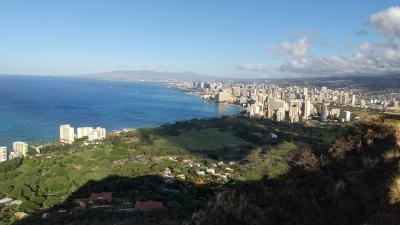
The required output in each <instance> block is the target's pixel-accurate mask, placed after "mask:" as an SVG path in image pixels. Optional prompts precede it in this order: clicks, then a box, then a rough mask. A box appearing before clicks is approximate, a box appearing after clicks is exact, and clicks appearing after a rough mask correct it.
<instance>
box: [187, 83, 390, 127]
mask: <svg viewBox="0 0 400 225" xmlns="http://www.w3.org/2000/svg"><path fill="white" fill-rule="evenodd" d="M192 88H194V89H196V90H197V92H198V93H199V94H200V95H201V96H202V97H203V98H204V99H209V100H214V101H216V102H225V103H231V104H237V105H241V106H243V107H244V108H245V109H246V112H247V115H248V116H250V117H263V118H270V119H274V120H276V121H290V122H299V121H300V120H307V119H310V118H318V119H320V120H322V121H325V120H328V119H334V120H340V121H350V120H351V112H350V111H341V108H342V107H343V106H349V107H362V108H367V107H370V108H375V107H377V108H379V107H380V106H382V107H387V106H389V105H391V104H390V102H391V101H389V100H387V101H386V100H379V101H375V100H374V101H372V100H371V101H366V100H364V99H362V95H361V93H360V92H358V91H353V90H346V89H337V90H334V89H329V88H328V87H325V86H323V87H319V88H318V87H301V86H296V85H285V86H284V87H280V86H278V85H275V84H271V83H253V84H248V83H238V82H233V83H204V82H194V83H192ZM392 102H393V105H396V104H397V105H398V101H395V100H392Z"/></svg>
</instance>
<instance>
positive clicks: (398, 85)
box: [270, 74, 400, 91]
mask: <svg viewBox="0 0 400 225" xmlns="http://www.w3.org/2000/svg"><path fill="white" fill-rule="evenodd" d="M270 81H271V82H274V83H278V84H286V85H293V84H297V85H306V86H315V87H321V86H327V87H329V88H344V87H353V88H365V89H367V90H370V91H381V90H386V89H400V74H398V75H381V76H348V77H319V78H318V77H312V78H310V77H305V78H286V79H278V80H270Z"/></svg>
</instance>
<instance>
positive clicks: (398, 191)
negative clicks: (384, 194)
mask: <svg viewBox="0 0 400 225" xmlns="http://www.w3.org/2000/svg"><path fill="white" fill-rule="evenodd" d="M389 189H390V191H389V203H390V204H395V203H398V202H400V176H397V177H395V178H394V179H393V181H392V184H390V186H389Z"/></svg>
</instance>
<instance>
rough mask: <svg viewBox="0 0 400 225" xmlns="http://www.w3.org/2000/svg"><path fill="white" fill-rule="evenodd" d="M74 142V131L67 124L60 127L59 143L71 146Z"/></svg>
mask: <svg viewBox="0 0 400 225" xmlns="http://www.w3.org/2000/svg"><path fill="white" fill-rule="evenodd" d="M74 141H75V129H74V128H73V127H71V126H70V125H69V124H64V125H61V126H60V142H61V143H66V144H71V143H73V142H74Z"/></svg>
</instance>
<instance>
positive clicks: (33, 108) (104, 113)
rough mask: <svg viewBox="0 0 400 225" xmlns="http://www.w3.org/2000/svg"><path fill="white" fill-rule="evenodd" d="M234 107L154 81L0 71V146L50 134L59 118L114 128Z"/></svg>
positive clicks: (234, 109) (60, 121)
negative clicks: (141, 81) (4, 74)
mask: <svg viewBox="0 0 400 225" xmlns="http://www.w3.org/2000/svg"><path fill="white" fill-rule="evenodd" d="M239 111H240V108H239V107H237V106H232V105H224V104H216V103H213V102H208V101H204V100H202V99H201V98H199V97H198V96H192V95H188V94H186V93H184V92H180V91H174V90H172V89H169V88H167V87H165V86H163V85H161V84H157V83H129V82H117V81H102V80H89V79H81V78H66V77H33V76H0V146H2V145H7V146H10V144H11V142H12V141H15V140H21V141H27V142H29V143H30V144H34V143H40V142H45V141H51V140H56V139H57V138H58V131H59V125H60V124H64V123H69V124H71V125H73V126H75V127H77V126H102V127H105V128H107V129H109V130H115V129H121V128H128V127H146V126H158V125H161V124H164V123H171V122H175V121H178V120H186V119H192V118H206V117H214V116H220V115H231V114H235V113H238V112H239Z"/></svg>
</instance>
